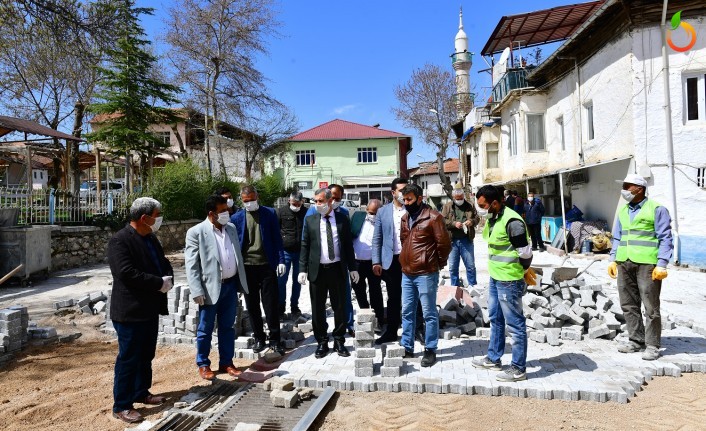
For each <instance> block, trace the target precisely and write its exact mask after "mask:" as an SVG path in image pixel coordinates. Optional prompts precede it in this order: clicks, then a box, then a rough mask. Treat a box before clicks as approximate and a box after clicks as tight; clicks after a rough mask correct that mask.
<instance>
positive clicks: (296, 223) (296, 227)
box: [275, 192, 306, 319]
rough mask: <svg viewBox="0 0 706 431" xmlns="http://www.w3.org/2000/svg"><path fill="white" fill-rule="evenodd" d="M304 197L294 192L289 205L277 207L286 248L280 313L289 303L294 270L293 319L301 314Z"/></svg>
mask: <svg viewBox="0 0 706 431" xmlns="http://www.w3.org/2000/svg"><path fill="white" fill-rule="evenodd" d="M302 203H303V197H302V194H301V193H300V192H293V193H292V194H290V195H289V205H288V206H285V207H281V208H277V209H276V210H275V212H276V213H277V220H279V226H280V233H281V235H282V246H283V248H284V266H285V269H284V274H282V275H281V276H280V277H279V280H278V283H279V314H281V315H283V314H284V312H285V307H286V305H287V281H288V279H289V271H290V269H291V271H292V295H291V296H290V299H289V304H290V305H289V307H290V309H291V311H292V316H294V317H293V319H296V317H297V316H299V315H301V314H302V312H301V310H300V309H299V295H300V294H301V290H302V286H301V284H299V281H297V276H298V275H299V249H301V247H302V227H303V226H304V217H305V215H306V212H305V211H302Z"/></svg>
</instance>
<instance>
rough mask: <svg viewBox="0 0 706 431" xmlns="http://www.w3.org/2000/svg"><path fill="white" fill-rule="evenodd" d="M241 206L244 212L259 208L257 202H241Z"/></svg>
mask: <svg viewBox="0 0 706 431" xmlns="http://www.w3.org/2000/svg"><path fill="white" fill-rule="evenodd" d="M243 206H244V207H245V211H257V210H258V208H260V205H258V204H257V201H250V202H243Z"/></svg>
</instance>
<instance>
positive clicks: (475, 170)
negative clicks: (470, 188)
mask: <svg viewBox="0 0 706 431" xmlns="http://www.w3.org/2000/svg"><path fill="white" fill-rule="evenodd" d="M479 171H480V160H479V157H478V144H475V145H473V175H478V173H479ZM468 181H470V178H469V179H468Z"/></svg>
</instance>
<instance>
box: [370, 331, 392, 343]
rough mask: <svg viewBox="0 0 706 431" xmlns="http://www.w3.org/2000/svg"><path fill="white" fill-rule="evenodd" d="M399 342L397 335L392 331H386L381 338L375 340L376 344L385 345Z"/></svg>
mask: <svg viewBox="0 0 706 431" xmlns="http://www.w3.org/2000/svg"><path fill="white" fill-rule="evenodd" d="M393 341H397V334H396V333H394V332H392V331H385V332H384V333H383V334H382V335H381V336H380V338H378V339H377V340H375V344H384V343H390V342H393Z"/></svg>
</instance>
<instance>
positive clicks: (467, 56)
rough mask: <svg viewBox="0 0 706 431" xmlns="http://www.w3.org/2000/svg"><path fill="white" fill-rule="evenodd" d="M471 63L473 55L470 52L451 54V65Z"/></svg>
mask: <svg viewBox="0 0 706 431" xmlns="http://www.w3.org/2000/svg"><path fill="white" fill-rule="evenodd" d="M472 61H473V53H471V52H468V51H466V52H456V53H454V54H451V64H456V63H470V62H472Z"/></svg>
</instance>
